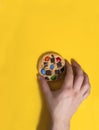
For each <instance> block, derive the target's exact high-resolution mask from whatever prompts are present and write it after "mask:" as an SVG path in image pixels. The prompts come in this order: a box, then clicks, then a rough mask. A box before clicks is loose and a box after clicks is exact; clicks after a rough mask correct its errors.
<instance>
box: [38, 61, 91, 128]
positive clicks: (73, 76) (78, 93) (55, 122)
mask: <svg viewBox="0 0 99 130" xmlns="http://www.w3.org/2000/svg"><path fill="white" fill-rule="evenodd" d="M66 69H67V72H66V75H65V79H64V82H63V85H62V86H61V89H59V90H57V91H51V90H50V86H49V85H48V83H47V81H46V80H45V79H44V78H43V77H42V76H40V75H39V76H38V79H39V81H40V83H41V88H42V91H43V93H44V95H45V98H46V101H47V104H48V109H49V112H50V115H51V124H52V125H51V130H60V129H61V130H70V120H71V118H72V116H73V115H74V113H75V112H76V111H77V109H78V107H79V106H80V104H81V103H82V102H83V101H84V100H85V99H86V98H87V97H88V96H89V94H90V82H89V78H88V75H87V74H86V73H85V72H84V71H83V69H82V68H81V66H80V65H79V64H78V63H77V62H76V61H75V60H74V59H71V64H70V63H69V62H68V61H67V60H66Z"/></svg>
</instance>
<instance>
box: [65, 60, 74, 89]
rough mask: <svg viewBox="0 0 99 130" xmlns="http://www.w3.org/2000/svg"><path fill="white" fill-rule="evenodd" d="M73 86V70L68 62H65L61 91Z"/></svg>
mask: <svg viewBox="0 0 99 130" xmlns="http://www.w3.org/2000/svg"><path fill="white" fill-rule="evenodd" d="M72 86H73V70H72V67H71V65H70V64H69V62H68V61H67V60H66V76H65V79H64V83H63V89H64V88H66V89H70V88H72Z"/></svg>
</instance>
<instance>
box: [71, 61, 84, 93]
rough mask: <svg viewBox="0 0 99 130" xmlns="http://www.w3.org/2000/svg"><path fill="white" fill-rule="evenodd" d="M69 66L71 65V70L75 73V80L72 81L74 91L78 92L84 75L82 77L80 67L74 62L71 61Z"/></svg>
mask: <svg viewBox="0 0 99 130" xmlns="http://www.w3.org/2000/svg"><path fill="white" fill-rule="evenodd" d="M71 64H72V68H73V70H74V71H75V72H74V73H75V79H74V86H73V87H74V89H75V90H77V91H78V90H80V88H81V85H82V83H83V80H84V75H83V70H82V68H81V66H80V65H79V64H78V63H77V62H76V61H75V60H74V59H71Z"/></svg>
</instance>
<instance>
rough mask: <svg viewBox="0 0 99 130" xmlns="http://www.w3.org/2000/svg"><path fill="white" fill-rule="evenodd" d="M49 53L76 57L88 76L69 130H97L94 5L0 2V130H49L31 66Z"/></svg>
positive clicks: (97, 10) (73, 0) (97, 18)
mask: <svg viewBox="0 0 99 130" xmlns="http://www.w3.org/2000/svg"><path fill="white" fill-rule="evenodd" d="M50 50H52V51H56V52H58V53H60V54H61V55H62V56H63V57H64V58H67V59H68V60H70V58H75V59H76V60H77V61H78V62H79V63H80V64H81V65H82V67H83V68H84V70H85V71H86V72H87V73H88V74H89V77H90V82H91V87H92V88H91V95H90V96H89V97H88V98H87V100H85V101H84V102H83V103H82V104H81V106H80V107H79V109H78V111H77V112H76V113H75V115H74V116H73V118H72V120H71V130H99V125H98V123H99V78H98V77H99V1H98V0H91V1H90V0H0V130H36V129H37V130H47V129H48V127H49V114H48V111H47V108H46V105H45V101H44V99H43V97H42V93H41V90H40V88H39V85H38V83H37V80H36V74H37V70H36V63H37V59H38V57H39V55H40V54H41V53H43V52H45V51H50Z"/></svg>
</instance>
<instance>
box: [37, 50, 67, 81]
mask: <svg viewBox="0 0 99 130" xmlns="http://www.w3.org/2000/svg"><path fill="white" fill-rule="evenodd" d="M64 67H65V60H64V59H63V58H62V56H60V55H59V54H58V53H55V52H46V53H44V54H43V55H42V56H41V57H40V58H39V61H38V71H39V74H40V75H41V76H43V77H44V78H45V79H46V80H48V81H54V80H57V79H59V78H61V77H62V75H63V73H64V70H65V68H64Z"/></svg>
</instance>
